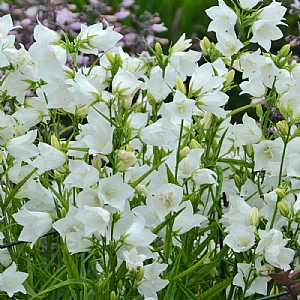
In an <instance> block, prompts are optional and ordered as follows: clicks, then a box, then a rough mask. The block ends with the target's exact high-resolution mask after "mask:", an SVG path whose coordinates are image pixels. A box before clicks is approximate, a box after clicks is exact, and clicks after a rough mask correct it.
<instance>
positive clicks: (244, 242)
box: [224, 223, 256, 253]
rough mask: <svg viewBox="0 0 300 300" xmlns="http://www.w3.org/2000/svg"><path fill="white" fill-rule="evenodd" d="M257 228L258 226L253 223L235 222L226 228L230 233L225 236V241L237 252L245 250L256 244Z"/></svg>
mask: <svg viewBox="0 0 300 300" xmlns="http://www.w3.org/2000/svg"><path fill="white" fill-rule="evenodd" d="M255 230H256V227H255V226H252V225H250V226H249V225H248V226H245V225H243V224H240V223H233V224H232V225H230V226H228V227H227V228H226V232H229V234H228V235H227V236H226V237H225V239H224V243H225V244H226V245H227V246H229V247H230V248H231V249H232V250H233V251H235V252H238V253H240V252H245V251H247V250H249V249H251V248H252V247H253V246H254V243H255V235H254V232H255Z"/></svg>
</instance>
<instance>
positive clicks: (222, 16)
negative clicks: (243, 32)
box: [205, 0, 237, 34]
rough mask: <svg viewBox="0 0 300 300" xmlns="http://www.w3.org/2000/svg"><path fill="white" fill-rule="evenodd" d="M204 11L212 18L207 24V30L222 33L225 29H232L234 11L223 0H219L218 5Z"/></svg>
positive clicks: (235, 19)
mask: <svg viewBox="0 0 300 300" xmlns="http://www.w3.org/2000/svg"><path fill="white" fill-rule="evenodd" d="M205 12H206V14H207V15H208V16H209V17H210V18H211V19H212V21H211V22H210V24H209V26H208V29H207V30H208V31H214V32H216V33H218V34H222V33H224V32H225V31H227V30H230V29H233V27H234V25H235V24H236V21H237V15H236V13H235V12H234V11H233V10H232V9H230V8H229V7H228V6H227V5H226V4H225V2H224V1H223V0H219V6H213V7H211V8H209V9H207V10H206V11H205Z"/></svg>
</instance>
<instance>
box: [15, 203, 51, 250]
mask: <svg viewBox="0 0 300 300" xmlns="http://www.w3.org/2000/svg"><path fill="white" fill-rule="evenodd" d="M12 216H13V218H14V219H15V220H16V222H17V223H18V224H20V225H22V226H23V230H22V231H21V234H20V236H19V240H20V241H24V242H31V244H30V248H33V246H34V244H35V242H36V241H37V240H38V238H40V237H41V236H43V235H44V234H45V233H47V232H48V231H49V230H50V229H51V226H52V218H51V217H50V215H49V214H48V213H45V212H34V211H29V210H27V209H26V208H25V207H23V209H21V210H19V211H18V212H17V213H15V214H13V215H12Z"/></svg>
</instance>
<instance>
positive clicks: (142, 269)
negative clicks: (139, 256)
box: [136, 267, 145, 282]
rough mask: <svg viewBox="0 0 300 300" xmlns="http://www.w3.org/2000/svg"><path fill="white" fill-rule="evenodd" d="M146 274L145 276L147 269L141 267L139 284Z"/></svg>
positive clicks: (138, 276)
mask: <svg viewBox="0 0 300 300" xmlns="http://www.w3.org/2000/svg"><path fill="white" fill-rule="evenodd" d="M144 274H145V268H144V267H140V269H139V273H138V275H137V278H136V280H137V281H138V282H140V281H141V280H142V279H143V278H144Z"/></svg>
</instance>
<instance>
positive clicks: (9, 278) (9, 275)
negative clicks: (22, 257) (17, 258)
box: [0, 263, 28, 297]
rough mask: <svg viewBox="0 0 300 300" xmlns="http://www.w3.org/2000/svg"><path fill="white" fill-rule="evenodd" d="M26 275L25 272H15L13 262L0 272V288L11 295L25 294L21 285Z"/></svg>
mask: <svg viewBox="0 0 300 300" xmlns="http://www.w3.org/2000/svg"><path fill="white" fill-rule="evenodd" d="M27 277H28V274H27V273H24V272H17V266H16V264H15V263H13V264H12V265H11V266H10V267H9V268H7V269H6V270H5V271H4V272H3V273H2V274H0V290H1V291H4V292H6V293H7V294H8V296H9V297H12V296H13V295H14V294H15V293H17V292H21V293H23V294H26V290H25V287H24V286H23V285H22V284H23V282H24V281H25V280H26V278H27Z"/></svg>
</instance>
